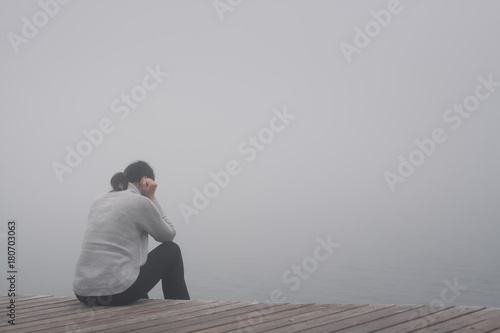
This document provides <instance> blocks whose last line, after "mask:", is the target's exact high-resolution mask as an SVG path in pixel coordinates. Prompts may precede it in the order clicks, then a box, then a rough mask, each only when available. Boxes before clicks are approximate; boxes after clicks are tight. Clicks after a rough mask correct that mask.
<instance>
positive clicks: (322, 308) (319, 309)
mask: <svg viewBox="0 0 500 333" xmlns="http://www.w3.org/2000/svg"><path fill="white" fill-rule="evenodd" d="M286 306H290V304H286ZM347 307H352V305H348V306H347ZM302 310H303V311H302V312H301V314H299V315H298V316H300V315H305V314H309V313H311V312H318V313H325V311H330V312H341V311H344V310H346V307H345V306H342V305H331V304H326V305H320V306H319V307H317V308H316V310H314V309H312V308H309V307H307V308H302ZM252 312H254V311H253V310H252V311H250V312H247V314H251V313H252ZM239 317H240V318H241V317H243V318H244V317H245V315H242V316H238V315H237V316H226V320H225V321H226V322H227V321H232V322H233V323H235V324H237V325H239V324H240V322H239V320H238V318H239ZM283 318H287V319H288V321H290V319H293V318H297V316H295V317H289V316H287V317H283ZM267 322H268V321H267ZM207 323H209V324H207ZM221 323H223V322H222V321H221V320H219V319H217V318H215V319H213V318H208V319H207V320H204V321H203V322H201V323H200V324H201V325H196V326H193V325H188V327H187V329H186V330H185V331H186V332H198V331H199V330H200V329H202V328H204V327H214V326H217V327H218V325H219V324H221ZM217 327H216V328H217ZM247 331H251V332H256V331H257V330H256V329H255V326H251V327H250V328H249V329H247ZM156 332H158V331H156Z"/></svg>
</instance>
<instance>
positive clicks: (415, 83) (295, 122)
mask: <svg viewBox="0 0 500 333" xmlns="http://www.w3.org/2000/svg"><path fill="white" fill-rule="evenodd" d="M44 8H45V9H44ZM499 9H500V5H499V4H498V3H497V2H494V1H480V2H478V1H472V0H469V1H465V0H461V1H439V2H436V1H424V0H421V1H408V0H402V1H401V2H399V3H398V2H396V1H347V0H344V1H325V0H323V1H320V0H314V1H311V0H308V1H285V0H273V1H264V0H255V1H239V2H238V1H233V2H229V1H224V0H221V1H219V2H218V1H214V2H212V1H193V0H190V1H181V0H177V1H168V2H167V1H137V0H135V1H134V0H126V1H125V0H120V1H118V0H114V1H96V0H90V1H77V0H73V1H70V2H68V3H67V4H66V3H64V2H63V1H61V2H55V1H48V0H42V1H40V3H39V2H37V1H26V0H22V1H2V2H0V18H1V19H0V29H1V35H2V36H3V38H2V39H1V42H0V43H1V46H0V52H1V62H0V71H1V74H0V88H1V90H0V110H1V111H0V138H1V140H0V154H1V156H2V168H1V170H2V172H0V183H1V184H2V189H1V191H0V220H1V221H2V228H3V230H2V231H1V232H2V233H3V235H4V237H3V238H2V239H1V240H2V242H5V233H6V225H7V221H9V219H16V221H17V261H18V263H17V264H18V272H19V273H18V285H17V287H18V292H19V293H21V294H53V295H72V279H73V274H74V269H75V265H76V260H77V258H78V255H79V252H80V247H81V241H82V239H83V234H84V232H85V227H86V223H87V215H88V210H89V207H90V203H91V202H92V200H93V198H95V197H96V196H98V195H100V194H103V193H105V192H106V191H109V190H110V185H109V180H110V178H111V176H112V175H113V174H114V173H115V172H118V171H123V169H125V167H126V166H127V165H128V164H129V163H131V162H133V161H135V160H138V159H140V160H144V161H147V162H148V163H150V165H151V166H152V167H153V169H154V170H155V172H156V180H157V183H158V189H157V192H156V197H157V198H158V200H159V202H160V204H161V205H162V207H163V208H164V210H165V211H166V212H167V214H168V216H169V218H170V220H171V221H172V222H173V223H174V225H175V227H176V229H177V236H176V239H175V241H176V242H177V243H178V244H179V245H180V246H181V249H182V251H183V256H184V264H185V268H186V281H187V283H188V287H189V288H190V293H191V296H192V297H193V298H195V299H240V300H254V299H259V300H262V299H266V298H269V294H270V291H271V290H273V288H277V287H278V288H282V289H285V288H286V289H287V290H288V287H289V285H288V284H287V283H286V282H285V281H284V279H283V277H282V276H283V274H284V272H285V271H286V270H288V269H290V267H291V265H292V264H294V263H299V264H300V263H301V262H302V261H303V260H304V259H305V258H307V257H309V256H312V255H313V250H314V248H315V246H316V245H317V238H318V237H320V238H323V239H326V237H327V236H328V235H330V236H331V240H332V241H333V242H335V243H338V244H340V247H339V248H338V249H336V250H335V251H334V252H335V253H334V254H333V257H332V258H331V259H328V260H325V261H324V262H318V267H317V269H314V272H312V273H311V274H310V275H311V278H307V279H302V280H301V286H300V287H299V288H298V290H297V291H296V292H295V293H293V292H291V293H289V294H288V295H289V300H290V301H310V302H320V301H324V302H331V303H335V302H349V301H350V302H358V301H359V302H361V301H369V302H377V303H384V302H388V303H397V302H408V303H428V302H429V301H431V299H432V298H433V297H439V292H440V290H441V289H442V286H444V285H443V284H442V283H443V279H448V280H450V281H451V280H453V279H454V278H456V277H458V279H459V281H465V282H464V283H466V284H467V285H468V290H467V292H464V296H463V297H462V298H461V299H460V297H457V302H458V303H461V302H462V303H475V305H482V304H484V305H490V306H492V305H494V306H500V303H498V299H500V298H499V297H498V296H500V290H499V288H498V283H495V282H498V279H499V278H500V273H499V271H498V267H497V266H498V265H497V262H496V259H497V254H498V251H499V247H498V232H499V231H500V228H499V226H498V221H499V217H500V209H499V205H498V200H499V198H500V196H499V194H500V193H499V188H500V179H499V177H498V170H499V169H500V159H499V155H498V143H499V141H500V132H499V131H498V124H499V121H500V114H499V112H498V111H499V106H500V91H499V90H500V83H499V82H500V71H499V59H500V44H499V43H498V42H497V41H498V38H499V33H500V21H499V20H498V10H499ZM40 12H41V13H42V14H40ZM44 13H45V14H44ZM211 172H212V174H211ZM214 175H218V176H214ZM214 178H217V180H215V179H214ZM210 183H211V184H210ZM207 184H209V185H207ZM198 191H199V192H198ZM200 193H201V194H200ZM157 244H158V243H156V242H155V241H154V240H152V239H150V248H151V249H152V248H154V246H156V245H157ZM2 247H3V248H4V247H5V246H2ZM2 251H5V249H3V250H2ZM417 254H422V256H421V257H418V258H420V259H418V260H422V263H419V264H417V262H418V260H417V259H416V256H417ZM5 257H6V253H5V254H2V260H3V261H2V265H5ZM392 260H394V261H392ZM410 261H411V262H414V263H415V265H416V266H415V267H414V268H415V270H411V271H409V270H406V269H407V267H406V266H405V263H408V262H410ZM430 262H432V265H430V264H429V265H427V263H430ZM386 264H387V265H389V266H390V265H393V266H391V267H392V268H391V269H393V270H394V271H391V272H389V271H388V269H389V268H388V266H384V265H386ZM495 265H496V266H495ZM430 266H432V267H433V268H432V272H430V271H431V270H427V268H428V267H430ZM367 267H370V273H366V272H363V269H367ZM405 267H406V268H405ZM495 267H497V268H495ZM347 269H349V270H350V271H349V272H347V273H346V270H347ZM483 269H484V270H483ZM488 269H489V270H488ZM4 271H5V270H4ZM335 274H338V276H344V277H346V280H342V279H341V278H340V277H338V279H337V280H336V281H335V282H332V283H331V284H330V283H329V282H328V281H329V280H328V277H329V276H337V275H335ZM377 274H381V275H377ZM432 274H434V275H432ZM321 276H323V277H324V278H320V277H321ZM376 276H385V277H386V278H387V279H390V278H393V279H394V283H393V284H391V285H392V287H393V289H392V290H393V292H394V295H388V294H387V293H386V292H385V291H384V292H382V291H381V290H377V285H376V284H375V285H374V284H373V283H372V284H371V282H370V280H372V279H373V278H375V277H376ZM396 276H397V277H402V278H405V279H407V278H408V279H409V278H411V279H412V280H411V283H409V282H408V280H405V281H406V282H405V283H402V282H401V283H399V282H398V278H396ZM347 277H348V278H347ZM366 279H368V282H366V284H364V282H362V281H365V280H366ZM347 280H350V281H351V282H352V281H355V282H356V283H357V285H356V286H357V287H356V288H354V289H357V292H359V293H360V294H363V295H364V296H356V297H355V296H353V295H352V294H351V295H350V294H349V293H348V292H347V293H346V291H345V289H343V288H342V286H343V285H342V283H343V282H342V281H344V282H345V283H348V282H349V281H347ZM372 282H373V280H372ZM2 283H4V284H6V283H5V281H3V282H2ZM407 283H409V284H407ZM419 285H420V286H422V290H423V292H424V293H426V294H425V296H419V290H415V289H411V292H410V287H411V288H417V289H418V286H419ZM430 285H432V286H433V287H429V286H430ZM5 286H6V285H4V287H3V289H4V288H5ZM495 286H496V287H495ZM335 288H338V293H337V292H332V293H333V294H334V296H331V297H330V298H328V299H326V298H325V299H322V298H320V295H321V294H322V293H323V291H324V290H337V289H335ZM3 289H2V290H3ZM342 292H344V293H345V294H342V296H340V293H342ZM3 293H4V292H3V291H2V294H3ZM408 293H410V294H411V295H412V296H408ZM467 294H468V295H471V296H470V298H467ZM294 295H295V296H294ZM314 295H319V296H318V297H315V296H314ZM335 295H337V296H338V298H336V297H335ZM433 295H435V296H433ZM152 296H153V297H155V298H160V297H161V292H160V291H159V289H157V288H156V289H155V291H154V292H153V294H152ZM294 297H295V298H294ZM479 303H481V304H479Z"/></svg>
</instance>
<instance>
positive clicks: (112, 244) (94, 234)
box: [73, 183, 175, 296]
mask: <svg viewBox="0 0 500 333" xmlns="http://www.w3.org/2000/svg"><path fill="white" fill-rule="evenodd" d="M148 234H149V235H151V236H152V237H153V238H154V239H155V240H156V241H158V242H169V241H172V240H173V239H174V237H175V228H174V226H173V225H172V223H171V222H170V221H169V220H168V219H167V217H166V216H165V213H164V212H163V210H162V208H161V207H160V204H159V203H158V201H157V200H155V201H151V200H149V199H148V198H146V197H145V196H142V195H141V194H140V193H139V190H138V189H137V188H136V187H135V186H134V185H133V184H132V183H129V184H128V189H127V190H125V191H110V192H108V193H105V194H103V195H101V196H99V197H97V198H96V199H95V200H94V201H93V202H92V205H91V207H90V212H89V217H88V225H87V230H86V231H85V236H84V238H83V244H82V250H81V253H80V257H79V258H78V262H77V265H76V271H75V278H74V280H73V291H74V292H75V293H76V294H77V295H80V296H99V295H113V294H118V293H120V292H122V291H125V290H126V289H127V288H128V287H130V286H131V285H132V284H133V283H134V282H135V280H136V279H137V276H138V275H139V269H140V267H141V266H142V265H144V264H145V263H146V259H147V255H148Z"/></svg>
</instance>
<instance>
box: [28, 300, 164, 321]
mask: <svg viewBox="0 0 500 333" xmlns="http://www.w3.org/2000/svg"><path fill="white" fill-rule="evenodd" d="M70 302H71V303H70V304H68V305H66V306H64V307H63V308H60V307H59V304H58V306H57V307H54V308H49V309H46V310H38V311H34V312H33V313H30V315H28V316H23V315H20V316H19V321H18V322H19V323H23V324H24V323H28V322H33V321H37V322H38V323H39V322H40V320H42V319H47V318H57V317H60V316H63V315H67V314H75V313H85V312H89V311H92V309H93V308H91V307H87V306H85V305H83V304H82V303H80V302H79V301H77V300H73V301H70ZM143 303H145V304H144V306H141V307H137V308H136V309H135V311H136V312H138V313H140V312H142V311H145V310H148V311H152V310H153V309H154V307H158V306H165V304H163V303H162V302H151V301H148V302H147V303H146V302H145V301H143ZM117 309H118V308H117ZM89 316H90V315H89Z"/></svg>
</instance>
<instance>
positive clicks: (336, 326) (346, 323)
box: [270, 305, 415, 333]
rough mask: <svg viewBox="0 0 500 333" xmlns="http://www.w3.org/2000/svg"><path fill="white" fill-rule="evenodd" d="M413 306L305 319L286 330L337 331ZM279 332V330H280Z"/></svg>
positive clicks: (390, 307) (275, 332)
mask: <svg viewBox="0 0 500 333" xmlns="http://www.w3.org/2000/svg"><path fill="white" fill-rule="evenodd" d="M414 307H415V306H395V305H392V306H387V307H384V308H380V309H377V310H375V311H370V312H367V313H363V314H358V315H356V316H352V317H349V318H345V319H340V320H339V318H338V317H337V316H335V315H330V316H325V317H321V318H319V319H318V320H315V321H306V322H303V323H301V324H300V325H294V326H292V327H291V329H288V330H287V331H286V332H289V333H292V332H333V331H339V330H342V329H346V328H352V327H353V326H356V325H359V324H364V323H367V322H370V321H373V320H376V319H378V318H383V317H387V316H389V315H392V314H394V313H399V312H401V311H406V310H410V309H412V308H414ZM270 332H273V333H278V331H270ZM280 332H281V331H280Z"/></svg>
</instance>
